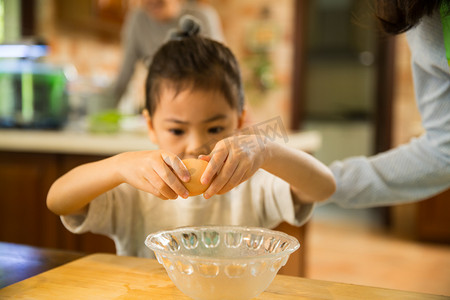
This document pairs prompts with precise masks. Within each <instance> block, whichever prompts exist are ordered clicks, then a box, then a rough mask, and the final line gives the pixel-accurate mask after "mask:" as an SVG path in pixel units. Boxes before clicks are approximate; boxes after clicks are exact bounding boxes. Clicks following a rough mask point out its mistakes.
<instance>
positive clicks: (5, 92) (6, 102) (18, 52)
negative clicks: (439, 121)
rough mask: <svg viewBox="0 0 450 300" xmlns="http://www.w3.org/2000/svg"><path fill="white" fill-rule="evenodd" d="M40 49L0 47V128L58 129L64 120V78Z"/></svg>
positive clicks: (60, 71) (66, 111)
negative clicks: (45, 60)
mask: <svg viewBox="0 0 450 300" xmlns="http://www.w3.org/2000/svg"><path fill="white" fill-rule="evenodd" d="M44 47H45V46H44V45H0V127H3V128H29V129H31V128H41V129H42V128H45V129H58V128H60V127H62V126H63V125H64V124H65V122H66V120H67V117H68V112H69V101H68V95H67V88H66V87H67V77H66V75H65V73H64V68H63V67H62V66H58V65H54V64H50V63H46V62H44V61H43V60H41V59H40V57H42V56H43V55H45V52H46V49H45V48H44Z"/></svg>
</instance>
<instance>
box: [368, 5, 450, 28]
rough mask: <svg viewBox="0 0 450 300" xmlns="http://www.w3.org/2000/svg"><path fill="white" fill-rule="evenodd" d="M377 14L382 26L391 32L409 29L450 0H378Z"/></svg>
mask: <svg viewBox="0 0 450 300" xmlns="http://www.w3.org/2000/svg"><path fill="white" fill-rule="evenodd" d="M375 2H376V15H377V18H378V20H379V22H380V25H381V28H382V29H383V30H384V31H385V32H387V33H391V34H398V33H402V32H405V31H408V30H409V29H411V28H412V27H414V26H415V25H417V24H418V23H419V21H420V20H421V19H422V17H424V16H429V15H431V14H432V13H433V12H434V11H435V10H437V9H439V8H440V6H441V5H442V3H447V4H448V3H450V1H449V0H376V1H375Z"/></svg>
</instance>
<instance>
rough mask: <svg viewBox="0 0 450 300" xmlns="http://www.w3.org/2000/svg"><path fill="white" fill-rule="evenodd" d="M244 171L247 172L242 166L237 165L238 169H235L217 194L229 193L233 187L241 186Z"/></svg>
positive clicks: (244, 174)
mask: <svg viewBox="0 0 450 300" xmlns="http://www.w3.org/2000/svg"><path fill="white" fill-rule="evenodd" d="M246 171H247V170H246V167H244V166H243V164H239V166H238V168H236V170H235V172H234V174H233V176H232V177H231V178H230V180H229V181H228V182H227V183H226V184H225V185H224V186H223V188H222V189H220V190H219V191H218V192H217V194H225V193H227V192H229V191H230V190H232V189H233V188H234V187H236V186H238V185H239V184H241V183H242V182H243V181H244V179H245V176H246V174H247V172H246Z"/></svg>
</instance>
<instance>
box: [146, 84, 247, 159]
mask: <svg viewBox="0 0 450 300" xmlns="http://www.w3.org/2000/svg"><path fill="white" fill-rule="evenodd" d="M160 96H161V98H160V100H159V103H158V104H157V106H156V110H155V112H154V114H153V116H152V117H151V118H150V117H149V115H148V113H146V114H145V115H146V118H147V125H148V129H149V136H150V138H151V140H152V141H153V142H154V143H156V144H158V145H159V147H160V148H161V149H163V150H167V151H170V152H172V153H174V154H176V155H178V156H179V157H180V158H181V159H184V158H197V157H198V156H199V155H200V154H209V153H210V152H211V151H212V149H213V148H214V146H215V144H216V143H217V142H218V141H220V140H221V139H224V138H225V137H228V136H230V135H232V134H233V133H235V131H236V130H237V129H240V128H241V126H242V123H243V115H244V113H242V114H241V115H239V113H238V111H237V109H235V108H232V107H231V106H230V104H228V102H227V101H226V100H225V98H224V96H223V95H222V94H221V93H219V92H213V91H204V90H198V89H186V90H183V91H181V92H180V93H179V94H178V95H175V92H174V91H173V90H171V89H169V88H163V90H162V92H161V94H160Z"/></svg>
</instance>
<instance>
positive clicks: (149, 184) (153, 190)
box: [140, 177, 168, 200]
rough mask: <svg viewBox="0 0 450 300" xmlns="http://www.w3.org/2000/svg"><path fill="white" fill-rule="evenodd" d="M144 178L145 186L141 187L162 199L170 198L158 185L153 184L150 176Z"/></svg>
mask: <svg viewBox="0 0 450 300" xmlns="http://www.w3.org/2000/svg"><path fill="white" fill-rule="evenodd" d="M144 179H145V183H144V184H143V187H142V188H140V189H141V190H143V191H144V192H147V193H150V194H153V195H155V196H156V197H158V198H160V199H162V200H167V199H168V198H167V197H165V196H163V195H162V194H161V193H160V192H159V190H158V189H157V188H156V187H154V186H153V184H152V182H151V180H150V179H149V178H147V177H145V178H144Z"/></svg>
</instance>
